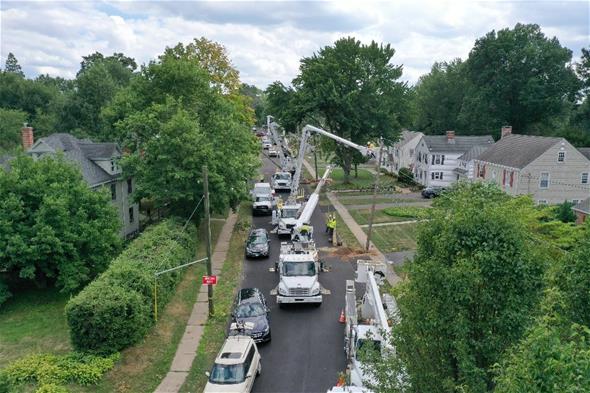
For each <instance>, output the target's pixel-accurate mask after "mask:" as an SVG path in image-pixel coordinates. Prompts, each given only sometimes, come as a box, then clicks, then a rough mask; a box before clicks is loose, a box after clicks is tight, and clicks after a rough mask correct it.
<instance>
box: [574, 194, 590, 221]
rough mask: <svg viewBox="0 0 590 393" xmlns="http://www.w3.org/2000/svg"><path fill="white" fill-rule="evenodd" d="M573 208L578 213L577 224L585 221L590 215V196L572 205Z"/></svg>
mask: <svg viewBox="0 0 590 393" xmlns="http://www.w3.org/2000/svg"><path fill="white" fill-rule="evenodd" d="M572 210H573V211H574V213H576V224H583V223H585V222H586V217H588V215H590V197H588V198H586V199H584V200H583V201H581V202H580V203H578V204H577V205H575V206H574V207H572Z"/></svg>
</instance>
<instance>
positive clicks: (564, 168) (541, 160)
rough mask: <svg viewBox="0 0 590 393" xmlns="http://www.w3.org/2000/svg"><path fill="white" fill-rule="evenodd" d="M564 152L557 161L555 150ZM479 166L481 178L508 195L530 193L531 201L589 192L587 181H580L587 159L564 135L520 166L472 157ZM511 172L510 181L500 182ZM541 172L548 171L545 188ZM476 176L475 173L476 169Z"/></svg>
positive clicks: (570, 197)
mask: <svg viewBox="0 0 590 393" xmlns="http://www.w3.org/2000/svg"><path fill="white" fill-rule="evenodd" d="M560 151H562V152H565V161H564V162H558V160H557V158H558V153H559V152H560ZM477 165H479V166H480V168H482V166H483V165H485V176H484V177H483V179H484V180H485V181H488V182H492V183H495V184H497V185H498V186H499V187H500V188H502V189H503V190H504V191H506V192H507V193H509V194H511V195H523V194H525V195H526V194H530V195H531V196H532V197H533V199H534V200H535V202H537V203H547V204H558V203H563V202H564V201H566V200H567V201H572V200H578V201H580V200H584V199H586V198H588V197H589V196H590V184H582V183H581V176H582V173H587V172H590V161H589V160H588V159H587V158H586V157H585V156H584V155H583V154H581V153H580V152H579V151H578V150H577V149H576V148H574V147H573V146H572V145H571V144H570V143H569V142H567V141H566V140H565V139H562V141H561V142H558V143H556V144H555V145H554V146H552V147H551V148H549V149H548V150H546V151H545V152H544V153H543V154H542V155H540V156H539V157H538V158H537V159H535V160H534V161H533V162H531V163H530V164H528V165H527V166H525V167H524V168H522V169H518V168H510V167H506V166H502V165H498V164H492V163H489V162H485V161H476V167H477ZM504 171H506V176H510V173H511V172H514V175H513V176H514V184H513V186H512V187H510V185H509V184H508V185H506V186H504V185H503V184H502V180H503V178H504ZM541 173H548V174H549V185H548V187H547V188H541V187H540V178H541ZM476 176H477V173H476Z"/></svg>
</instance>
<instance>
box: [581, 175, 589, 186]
mask: <svg viewBox="0 0 590 393" xmlns="http://www.w3.org/2000/svg"><path fill="white" fill-rule="evenodd" d="M582 184H588V172H584V173H582Z"/></svg>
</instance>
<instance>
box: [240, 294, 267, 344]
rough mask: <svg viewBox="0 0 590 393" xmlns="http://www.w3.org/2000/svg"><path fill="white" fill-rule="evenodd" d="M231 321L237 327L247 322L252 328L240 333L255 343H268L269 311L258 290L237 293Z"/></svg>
mask: <svg viewBox="0 0 590 393" xmlns="http://www.w3.org/2000/svg"><path fill="white" fill-rule="evenodd" d="M232 320H233V321H234V322H236V323H237V324H238V325H242V324H244V325H245V324H246V323H248V322H249V323H250V324H251V325H250V326H252V328H251V329H247V330H245V331H244V332H242V333H244V334H246V335H248V336H250V337H252V339H253V340H254V341H255V342H256V343H261V342H268V341H270V339H271V334H270V310H269V308H268V307H267V305H266V300H265V299H264V295H263V294H262V292H260V290H259V289H258V288H244V289H241V290H240V291H239V292H238V296H237V299H236V305H235V307H234V310H233V311H232Z"/></svg>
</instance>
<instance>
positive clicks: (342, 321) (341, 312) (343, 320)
mask: <svg viewBox="0 0 590 393" xmlns="http://www.w3.org/2000/svg"><path fill="white" fill-rule="evenodd" d="M338 322H340V323H344V322H346V318H345V317H344V309H343V310H342V311H340V318H338Z"/></svg>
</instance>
